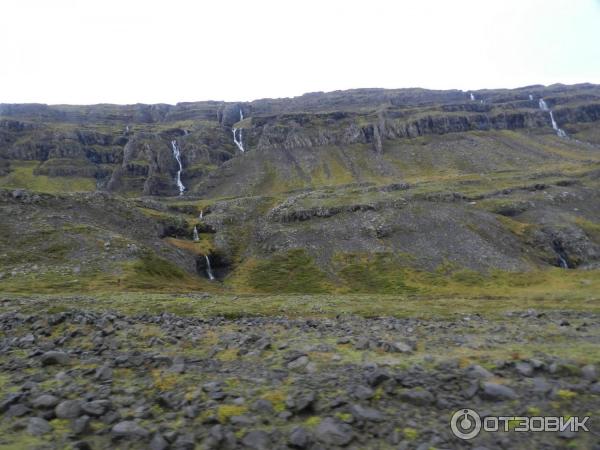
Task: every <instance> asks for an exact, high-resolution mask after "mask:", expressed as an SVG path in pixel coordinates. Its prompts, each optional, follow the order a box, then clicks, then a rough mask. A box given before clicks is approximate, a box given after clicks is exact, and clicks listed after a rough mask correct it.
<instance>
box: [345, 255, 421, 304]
mask: <svg viewBox="0 0 600 450" xmlns="http://www.w3.org/2000/svg"><path fill="white" fill-rule="evenodd" d="M401 262H403V261H402V260H400V259H399V258H398V257H396V256H394V255H392V254H390V253H375V254H371V255H368V254H364V255H359V254H339V255H337V257H336V258H335V259H334V264H335V265H336V266H337V267H336V268H337V269H338V272H337V273H338V276H339V277H340V279H341V280H342V281H343V286H344V287H343V288H342V289H343V290H345V291H346V292H357V293H359V292H360V293H367V292H379V293H382V294H391V293H403V292H414V291H415V288H410V287H409V286H407V285H406V284H405V282H404V277H403V276H402V271H401V270H399V267H400V263H401ZM404 262H406V261H404Z"/></svg>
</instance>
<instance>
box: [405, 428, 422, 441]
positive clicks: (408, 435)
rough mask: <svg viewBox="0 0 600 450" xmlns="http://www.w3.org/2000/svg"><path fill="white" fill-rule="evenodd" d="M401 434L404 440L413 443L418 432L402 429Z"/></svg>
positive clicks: (412, 429) (411, 429)
mask: <svg viewBox="0 0 600 450" xmlns="http://www.w3.org/2000/svg"><path fill="white" fill-rule="evenodd" d="M402 434H404V437H405V438H406V439H408V440H409V441H414V440H415V439H417V438H418V437H419V432H418V431H417V430H415V429H414V428H410V427H405V428H403V429H402Z"/></svg>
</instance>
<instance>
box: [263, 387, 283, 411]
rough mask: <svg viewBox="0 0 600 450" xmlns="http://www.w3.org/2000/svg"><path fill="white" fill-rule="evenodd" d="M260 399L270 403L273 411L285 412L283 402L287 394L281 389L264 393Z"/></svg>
mask: <svg viewBox="0 0 600 450" xmlns="http://www.w3.org/2000/svg"><path fill="white" fill-rule="evenodd" d="M261 398H263V399H265V400H268V401H270V402H271V404H272V405H273V409H274V410H275V411H277V412H282V411H284V410H285V400H286V398H287V394H286V393H285V391H283V390H282V389H275V390H271V391H268V392H265V393H264V394H263V395H262V396H261Z"/></svg>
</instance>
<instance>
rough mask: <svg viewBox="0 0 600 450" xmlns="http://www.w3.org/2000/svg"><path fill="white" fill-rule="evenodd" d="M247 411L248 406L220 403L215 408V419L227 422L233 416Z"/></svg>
mask: <svg viewBox="0 0 600 450" xmlns="http://www.w3.org/2000/svg"><path fill="white" fill-rule="evenodd" d="M247 412H248V407H247V406H244V405H221V406H219V408H218V409H217V419H219V422H221V423H227V422H229V419H230V418H232V417H233V416H241V415H242V414H245V413H247Z"/></svg>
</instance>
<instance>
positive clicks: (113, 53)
mask: <svg viewBox="0 0 600 450" xmlns="http://www.w3.org/2000/svg"><path fill="white" fill-rule="evenodd" d="M585 81H588V82H594V83H600V0H495V1H493V0H486V1H482V0H418V1H417V0H412V1H408V0H404V1H400V0H367V1H360V0H339V1H338V0H301V1H299V0H297V1H285V0H273V1H271V0H227V1H217V0H210V1H209V0H195V1H193V0H189V1H188V0H163V1H154V0H142V1H133V0H85V1H82V0H52V1H50V0H3V1H2V2H1V4H0V103H9V102H44V103H72V104H86V103H102V102H110V103H137V102H142V103H158V102H163V103H176V102H179V101H195V100H209V99H210V100H230V101H231V100H253V99H256V98H263V97H290V96H295V95H300V94H302V93H305V92H313V91H331V90H337V89H349V88H358V87H386V88H399V87H424V88H434V89H449V88H458V89H463V90H470V89H479V88H496V87H517V86H524V85H528V84H552V83H557V82H562V83H569V84H570V83H578V82H585Z"/></svg>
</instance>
